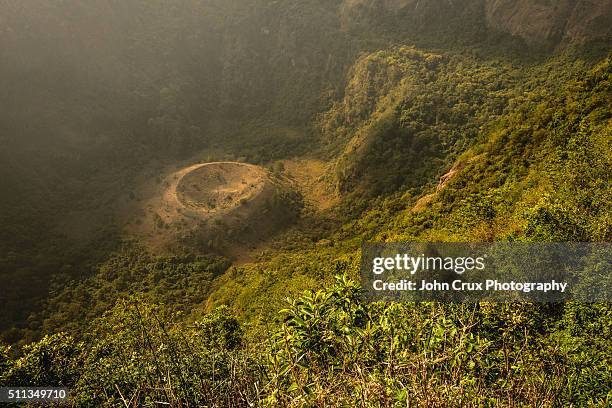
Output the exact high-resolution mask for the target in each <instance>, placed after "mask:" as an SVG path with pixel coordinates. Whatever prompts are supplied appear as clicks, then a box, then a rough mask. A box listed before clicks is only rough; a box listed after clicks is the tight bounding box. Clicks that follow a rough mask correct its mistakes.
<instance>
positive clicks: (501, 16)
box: [341, 0, 612, 48]
mask: <svg viewBox="0 0 612 408" xmlns="http://www.w3.org/2000/svg"><path fill="white" fill-rule="evenodd" d="M341 14H342V17H343V21H344V23H345V25H346V26H350V24H351V22H355V21H357V22H363V21H369V22H372V21H376V22H378V23H379V24H380V25H382V26H385V29H387V30H393V31H396V32H397V31H399V32H402V33H410V32H419V33H423V32H427V31H429V32H431V33H432V34H439V33H440V29H441V28H444V29H446V31H451V32H452V33H453V35H454V36H458V37H466V36H468V37H469V36H471V38H474V34H475V33H476V34H477V38H478V37H479V38H482V35H483V33H484V32H485V31H486V30H488V31H489V33H491V34H493V33H504V34H510V35H512V36H515V37H519V38H522V39H523V40H524V41H525V42H526V43H527V44H528V45H529V46H532V47H544V48H553V47H556V46H558V45H567V44H569V43H575V42H584V41H588V40H593V39H601V38H606V37H609V36H610V35H612V29H611V27H612V0H430V1H424V0H345V1H344V2H343V4H342V7H341ZM390 26H393V27H390Z"/></svg>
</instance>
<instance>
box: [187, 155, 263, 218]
mask: <svg viewBox="0 0 612 408" xmlns="http://www.w3.org/2000/svg"><path fill="white" fill-rule="evenodd" d="M266 179H267V176H266V172H265V171H264V170H263V169H262V168H260V167H258V166H254V165H252V164H246V163H232V162H224V163H207V164H203V165H202V166H200V167H198V168H196V169H194V170H192V171H191V172H189V173H187V174H186V175H185V176H183V177H182V179H181V180H180V181H179V183H178V185H177V187H176V195H177V199H178V201H179V202H180V203H181V204H182V205H184V206H185V207H187V208H190V209H193V210H200V211H205V212H217V211H221V210H227V209H231V208H234V207H237V206H240V205H243V204H245V203H246V202H248V201H250V200H251V199H253V198H254V197H255V196H256V195H257V194H258V193H259V192H261V190H262V189H263V187H264V185H265V182H266Z"/></svg>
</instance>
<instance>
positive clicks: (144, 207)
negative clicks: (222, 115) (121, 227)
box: [126, 162, 267, 252]
mask: <svg viewBox="0 0 612 408" xmlns="http://www.w3.org/2000/svg"><path fill="white" fill-rule="evenodd" d="M266 182H267V173H266V171H265V170H263V169H262V168H260V167H258V166H255V165H251V164H246V163H237V162H213V163H203V164H202V163H201V164H194V165H191V166H188V167H185V168H182V169H179V170H177V171H174V172H171V173H170V174H168V175H167V176H166V177H164V178H163V179H162V181H161V182H160V183H158V184H156V185H147V186H144V187H143V190H142V191H140V192H139V194H140V195H142V196H143V200H141V201H140V202H138V203H137V204H136V205H135V206H134V207H135V208H132V209H131V211H129V210H128V211H129V213H130V214H131V217H130V218H131V219H130V220H129V221H128V222H127V227H126V232H127V234H128V235H130V236H133V237H136V238H138V239H139V240H142V241H144V242H145V243H146V244H147V246H148V247H149V248H150V249H152V250H154V251H155V252H163V251H164V248H166V247H167V246H168V245H170V244H172V242H173V241H176V240H177V238H178V237H179V236H180V235H184V234H185V233H187V232H189V231H190V230H192V229H193V228H195V227H196V226H197V225H202V223H203V222H206V221H209V220H211V219H213V218H220V217H224V216H228V217H229V215H230V213H232V212H234V211H236V212H240V207H241V206H242V205H244V204H245V203H249V202H251V201H253V200H254V199H256V197H257V196H258V195H259V194H261V193H262V192H263V190H264V186H265V184H266Z"/></svg>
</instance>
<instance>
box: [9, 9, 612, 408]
mask: <svg viewBox="0 0 612 408" xmlns="http://www.w3.org/2000/svg"><path fill="white" fill-rule="evenodd" d="M416 3H418V2H412V1H409V0H406V1H397V2H379V1H374V0H372V1H340V0H338V1H284V2H268V1H259V0H258V1H255V2H246V1H242V0H232V1H227V0H225V1H216V0H211V1H194V2H185V1H178V0H175V1H170V2H165V1H164V2H162V1H159V2H158V1H154V2H151V1H146V2H145V1H136V0H132V1H126V2H114V1H93V0H92V1H88V2H77V1H64V2H47V1H42V0H24V1H21V2H12V1H7V2H5V3H3V4H1V5H0V11H1V13H0V34H2V35H0V78H2V79H3V85H2V87H3V93H2V95H0V140H1V141H2V144H1V146H0V157H1V158H2V160H1V163H0V173H1V176H2V177H1V178H0V191H2V194H1V195H0V208H1V211H0V223H1V224H2V230H1V232H0V280H1V282H0V283H1V285H2V287H3V289H1V290H0V308H1V309H2V312H3V313H2V316H0V334H1V337H0V338H1V342H0V384H1V385H3V386H5V385H11V386H26V385H33V384H40V385H57V386H60V385H61V386H67V387H69V388H70V390H71V391H70V392H71V397H70V403H71V404H72V405H73V406H120V405H123V406H146V405H155V404H156V403H167V404H170V405H171V406H218V407H225V406H296V407H297V406H300V407H302V406H304V407H306V406H346V405H356V406H381V407H383V406H384V407H389V406H407V405H408V406H412V405H416V406H440V407H445V406H551V407H552V406H602V407H603V406H608V405H610V403H611V402H612V400H611V399H612V391H611V390H612V375H611V374H610V373H611V372H612V370H610V367H611V365H612V360H611V359H612V343H611V342H610V340H609V339H610V335H611V334H612V333H611V330H612V325H611V322H612V320H611V313H612V311H611V310H610V307H609V305H608V304H607V303H592V304H584V303H578V302H567V303H562V304H536V303H533V304H532V303H519V304H494V303H479V304H437V303H416V304H414V303H405V304H385V303H368V302H365V301H364V300H363V297H362V293H361V288H360V287H359V284H358V283H356V282H358V281H359V261H360V255H361V244H362V243H364V242H385V241H386V242H402V241H415V242H492V241H521V242H609V241H610V239H611V231H612V215H611V214H612V212H611V211H610V210H611V209H612V202H611V201H612V194H611V193H612V188H611V184H610V180H611V179H612V177H611V176H612V173H611V170H610V169H612V146H611V145H610V144H611V142H612V105H611V104H610V101H612V78H611V74H612V57H611V56H610V47H609V46H610V41H609V40H610V37H609V34H610V33H609V32H608V31H607V27H608V25H606V24H602V21H606V18H608V17H609V13H610V10H608V8H606V6H605V4H604V5H602V6H598V7H596V8H593V9H592V10H591V12H592V15H590V14H588V13H586V12H583V11H581V10H583V9H582V8H580V7H581V5H580V4H577V5H575V7H573V8H571V7H570V8H567V10H566V9H563V10H560V11H558V10H557V11H555V12H554V13H553V12H552V11H550V10H549V9H547V8H545V6H543V5H540V6H538V5H534V4H531V3H537V2H529V1H525V2H522V3H521V4H520V5H518V6H512V7H519V6H523V5H524V7H525V8H524V9H517V10H518V11H517V10H514V9H512V10H510V8H511V6H510V5H508V4H505V3H504V2H498V3H496V4H495V5H492V3H491V2H480V1H471V0H470V1H468V0H465V1H462V2H457V4H454V3H453V4H452V5H449V6H448V8H446V9H444V10H443V12H439V13H436V12H434V10H433V9H432V8H431V7H433V6H432V5H428V6H424V7H423V8H418V7H417V6H415V4H416ZM433 3H435V2H432V4H433ZM502 3H504V4H502ZM576 3H582V2H576ZM517 4H518V3H517ZM493 6H495V7H497V8H495V7H493ZM455 7H460V8H461V10H462V11H461V12H460V13H459V12H457V10H458V9H455ZM492 7H493V8H492ZM530 7H534V9H532V8H530ZM564 7H566V6H564ZM567 7H569V6H567ZM508 10H510V11H508ZM513 10H514V11H513ZM529 10H531V11H532V12H534V11H533V10H536V11H537V13H540V14H538V15H539V16H542V15H544V14H545V15H546V16H548V17H547V18H550V19H553V20H554V19H556V18H560V19H561V18H562V20H559V21H557V20H554V21H553V20H551V21H548V20H546V21H547V24H550V26H551V27H553V28H552V29H551V30H552V31H550V32H551V33H553V34H554V35H552V34H551V35H549V34H546V35H545V36H543V37H538V36H539V35H544V34H542V32H535V31H533V28H532V26H531V25H529V21H525V22H524V24H525V25H524V26H521V25H520V23H521V21H520V19H519V20H516V19H514V18H515V17H513V18H512V19H509V20H504V18H506V17H505V16H506V14H505V13H506V12H508V13H509V14H511V15H513V16H521V15H523V14H521V13H523V12H525V13H527V12H528V11H529ZM557 12H558V13H560V15H562V17H558V16H557V14H555V13H557ZM513 13H514V14H513ZM542 13H544V14H542ZM564 13H565V14H564ZM598 13H599V14H598ZM527 14H528V13H527ZM525 18H527V17H525ZM419 22H422V23H421V24H419ZM557 26H563V27H565V28H564V30H565V31H554V30H556V28H555V27H557ZM530 27H531V28H530ZM530 30H531V31H530ZM226 160H227V161H241V162H247V163H253V164H257V165H261V166H262V167H263V168H266V169H267V171H269V172H270V174H273V175H274V177H275V178H277V179H278V180H290V181H291V183H294V184H299V182H300V180H297V179H294V175H293V173H291V172H290V169H289V168H286V167H288V165H287V163H291V161H292V160H293V161H296V160H313V161H316V162H317V163H322V164H321V166H323V167H324V172H323V173H322V175H321V176H320V177H319V178H318V179H317V183H318V184H316V187H315V188H316V189H321V190H325V192H326V194H329V195H330V196H333V197H336V198H337V199H336V201H334V203H335V205H333V206H330V207H325V208H324V209H316V208H314V206H313V205H311V204H310V203H309V202H307V201H304V202H302V201H300V200H301V199H300V200H298V199H295V201H300V206H296V210H295V211H297V212H298V213H299V215H295V216H292V217H291V218H290V219H289V218H287V221H286V224H287V225H286V227H285V228H284V229H282V230H281V231H280V232H279V231H275V232H274V234H271V235H270V236H266V237H261V243H259V242H258V245H254V246H252V247H246V246H245V247H244V248H242V249H241V251H242V252H244V255H245V257H244V258H240V257H238V258H240V259H242V260H240V259H239V260H237V259H231V257H230V256H227V255H226V254H223V253H219V252H215V251H214V250H210V247H208V246H206V247H205V246H198V244H183V243H181V245H179V246H177V247H176V250H175V251H174V252H172V253H168V252H159V251H155V250H153V249H152V248H150V247H149V246H148V245H147V242H145V241H140V240H139V239H138V238H137V237H134V236H129V235H128V234H126V228H125V225H123V224H122V223H123V222H124V221H123V219H124V218H125V216H124V213H125V211H126V210H125V207H126V203H127V204H129V205H134V206H138V205H141V203H146V202H147V201H146V197H145V193H143V191H146V189H144V188H141V187H140V186H141V185H144V184H146V183H150V184H151V185H154V186H163V184H164V183H165V181H164V174H167V173H168V169H179V168H181V167H184V166H187V165H191V164H194V163H200V162H213V161H226ZM297 163H301V162H297ZM298 166H299V164H298ZM165 172H166V173H165ZM292 185H293V184H292ZM321 186H324V188H323V187H321ZM311 188H313V187H311ZM296 191H299V189H298V190H296ZM292 194H294V193H292ZM297 195H298V194H297V193H295V196H297ZM291 197H292V199H294V195H292V196H291ZM304 203H305V204H304ZM128 214H129V213H128ZM296 214H297V213H296ZM122 217H123V218H122ZM133 218H134V219H130V220H129V222H130V223H133V224H136V223H139V222H141V220H140V218H137V217H133ZM223 227H224V226H223V225H221V227H220V228H223ZM155 228H156V230H155V231H157V232H159V233H160V234H161V233H165V232H164V231H165V230H167V229H168V226H167V225H164V223H163V222H160V223H159V225H158V226H156V227H155ZM234 241H236V242H239V241H240V240H239V239H235V240H234ZM253 248H255V249H253ZM247 253H248V255H249V256H248V257H247V256H246V255H247ZM606 262H608V263H606ZM588 273H590V274H591V275H592V277H593V278H592V279H593V282H598V283H597V284H598V285H603V286H605V285H608V286H607V287H610V286H609V285H610V281H609V280H610V278H609V276H608V275H609V259H608V260H606V259H604V260H602V261H601V262H598V263H594V265H593V267H592V270H591V271H588Z"/></svg>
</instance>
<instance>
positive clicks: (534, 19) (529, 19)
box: [485, 0, 612, 46]
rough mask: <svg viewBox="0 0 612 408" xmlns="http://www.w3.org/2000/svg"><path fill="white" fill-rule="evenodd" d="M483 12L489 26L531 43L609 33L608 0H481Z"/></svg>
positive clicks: (611, 6)
mask: <svg viewBox="0 0 612 408" xmlns="http://www.w3.org/2000/svg"><path fill="white" fill-rule="evenodd" d="M485 15H486V22H487V24H488V25H489V27H490V28H492V29H494V30H499V31H503V32H507V33H509V34H512V35H515V36H518V37H521V38H523V39H524V40H525V42H527V43H528V44H530V45H535V46H555V45H558V44H567V43H571V42H583V41H587V40H591V39H599V38H604V37H606V36H609V35H610V34H612V30H611V27H612V0H599V1H593V0H559V1H551V0H485Z"/></svg>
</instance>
